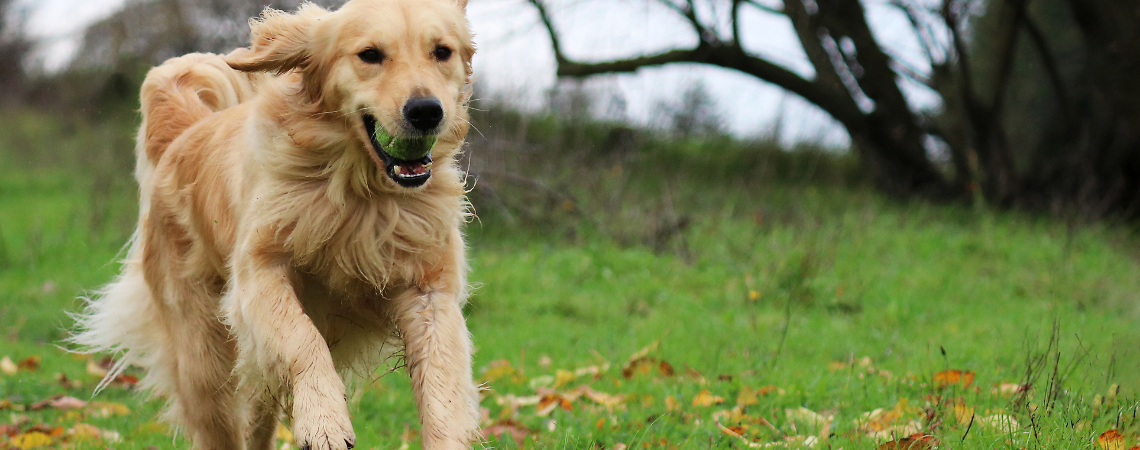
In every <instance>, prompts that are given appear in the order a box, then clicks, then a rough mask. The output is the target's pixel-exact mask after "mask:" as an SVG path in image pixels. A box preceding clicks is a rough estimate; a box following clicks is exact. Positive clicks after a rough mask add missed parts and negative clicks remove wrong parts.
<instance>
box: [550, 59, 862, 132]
mask: <svg viewBox="0 0 1140 450" xmlns="http://www.w3.org/2000/svg"><path fill="white" fill-rule="evenodd" d="M680 63H694V64H711V65H715V66H720V67H724V68H727V69H733V70H737V71H740V72H744V73H746V74H748V75H752V76H754V77H756V78H759V79H761V80H764V81H767V82H769V83H772V84H774V85H776V86H779V87H781V88H783V89H786V90H788V91H790V92H792V93H793V94H796V95H799V96H800V97H803V98H804V99H805V100H807V101H808V102H811V103H814V104H816V105H818V106H819V107H820V108H822V109H823V110H825V111H827V112H828V114H831V115H832V117H835V119H836V120H838V121H840V122H843V123H844V125H851V126H858V125H859V124H860V123H861V121H862V120H863V117H862V113H861V112H860V111H859V108H858V106H856V105H855V104H854V103H853V102H851V101H850V99H849V97H847V96H846V92H845V91H835V90H833V89H830V88H829V87H827V86H825V85H823V84H821V83H819V82H818V81H815V82H813V81H809V80H806V79H804V78H803V77H801V76H799V75H798V74H796V73H795V72H792V71H790V70H788V69H785V68H783V67H781V66H779V65H777V64H774V63H772V62H770V61H768V60H765V59H763V58H758V57H755V56H752V55H749V54H747V53H744V52H743V51H742V50H741V49H740V48H739V47H735V46H714V45H709V44H700V45H698V46H697V47H696V48H693V49H686V50H670V51H667V52H664V53H658V54H656V55H648V56H640V57H635V58H629V59H622V60H616V61H606V62H599V63H581V62H575V61H569V60H562V61H561V62H560V63H559V64H558V76H563V77H587V76H590V75H597V74H603V73H629V72H635V71H637V70H638V69H641V68H642V67H654V66H663V65H667V64H680Z"/></svg>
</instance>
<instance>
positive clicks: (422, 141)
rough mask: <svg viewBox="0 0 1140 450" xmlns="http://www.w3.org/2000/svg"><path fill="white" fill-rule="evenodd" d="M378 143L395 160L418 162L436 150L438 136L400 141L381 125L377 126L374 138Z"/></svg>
mask: <svg viewBox="0 0 1140 450" xmlns="http://www.w3.org/2000/svg"><path fill="white" fill-rule="evenodd" d="M373 137H375V138H376V142H379V143H380V147H381V148H383V149H384V153H387V154H388V155H391V156H392V157H393V158H396V159H399V160H404V161H416V160H419V159H421V158H423V157H425V156H427V155H428V154H429V153H431V150H432V149H433V148H435V141H436V135H434V134H433V135H429V136H423V137H414V138H406V139H398V138H396V137H395V136H392V135H391V134H388V131H387V130H385V129H384V127H383V126H380V124H376V132H375V135H374V136H373Z"/></svg>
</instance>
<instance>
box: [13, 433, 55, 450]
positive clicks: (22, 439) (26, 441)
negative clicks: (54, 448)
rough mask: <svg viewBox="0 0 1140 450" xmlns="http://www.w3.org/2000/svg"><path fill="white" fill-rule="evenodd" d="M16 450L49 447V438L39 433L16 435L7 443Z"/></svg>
mask: <svg viewBox="0 0 1140 450" xmlns="http://www.w3.org/2000/svg"><path fill="white" fill-rule="evenodd" d="M9 442H10V443H11V444H12V445H13V446H14V447H16V448H18V449H29V448H39V447H46V446H48V445H51V436H48V435H47V434H45V433H41V432H39V431H32V432H28V433H24V434H17V435H16V436H14V437H12V440H10V441H9Z"/></svg>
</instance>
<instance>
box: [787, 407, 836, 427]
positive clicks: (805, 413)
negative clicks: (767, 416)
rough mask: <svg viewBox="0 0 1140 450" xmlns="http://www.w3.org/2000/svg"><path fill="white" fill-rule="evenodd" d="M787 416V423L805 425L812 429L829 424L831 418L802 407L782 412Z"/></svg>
mask: <svg viewBox="0 0 1140 450" xmlns="http://www.w3.org/2000/svg"><path fill="white" fill-rule="evenodd" d="M784 414H786V415H787V417H788V421H790V422H798V423H803V424H807V425H809V426H811V427H814V428H822V427H823V426H825V425H827V424H828V423H831V421H832V419H833V418H834V417H833V416H826V417H825V416H823V415H822V414H820V413H817V412H815V411H812V410H810V409H807V408H804V407H803V406H801V407H799V408H794V409H786V410H784Z"/></svg>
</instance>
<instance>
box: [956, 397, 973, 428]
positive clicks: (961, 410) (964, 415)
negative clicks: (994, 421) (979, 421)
mask: <svg viewBox="0 0 1140 450" xmlns="http://www.w3.org/2000/svg"><path fill="white" fill-rule="evenodd" d="M973 417H974V408H971V407H969V406H966V404H965V403H963V402H957V403H954V418H955V419H958V423H960V424H962V425H966V424H968V423H970V419H972V418H973Z"/></svg>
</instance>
